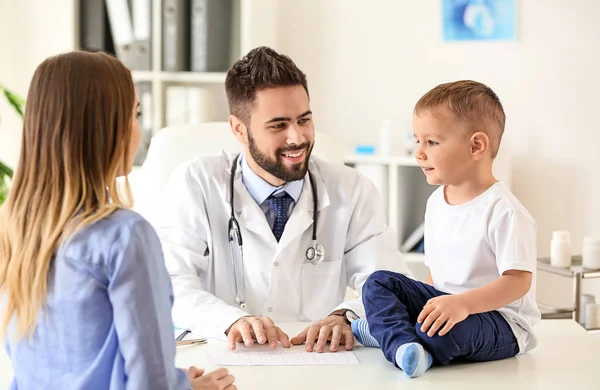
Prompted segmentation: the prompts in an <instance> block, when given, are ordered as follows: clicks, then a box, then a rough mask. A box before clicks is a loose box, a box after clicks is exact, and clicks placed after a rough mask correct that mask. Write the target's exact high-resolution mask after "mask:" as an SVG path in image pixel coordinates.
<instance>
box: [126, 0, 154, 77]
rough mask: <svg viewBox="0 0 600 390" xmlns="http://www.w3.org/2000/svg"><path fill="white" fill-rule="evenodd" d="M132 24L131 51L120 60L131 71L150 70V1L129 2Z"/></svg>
mask: <svg viewBox="0 0 600 390" xmlns="http://www.w3.org/2000/svg"><path fill="white" fill-rule="evenodd" d="M129 5H130V7H131V14H132V22H133V38H134V42H133V44H132V45H131V50H129V51H128V52H127V53H126V54H127V56H126V57H125V58H123V59H122V61H123V63H124V64H125V66H127V67H128V68H129V69H131V70H151V69H152V32H151V27H152V1H151V0H129Z"/></svg>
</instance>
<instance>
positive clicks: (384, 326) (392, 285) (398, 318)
mask: <svg viewBox="0 0 600 390" xmlns="http://www.w3.org/2000/svg"><path fill="white" fill-rule="evenodd" d="M440 295H444V293H442V292H440V291H437V290H436V289H434V288H433V287H432V286H430V285H428V284H425V283H421V282H418V281H416V280H413V279H410V278H408V277H406V276H404V275H402V274H397V273H394V272H390V271H376V272H374V273H373V274H372V275H371V276H370V277H369V279H367V281H366V282H365V284H364V286H363V291H362V298H363V303H364V306H365V311H366V314H367V320H368V324H369V331H370V333H371V335H372V336H373V337H374V338H375V339H376V340H377V341H378V343H379V345H380V346H381V349H382V350H383V354H384V355H385V357H386V359H387V360H389V361H390V362H392V363H394V364H395V365H396V366H398V367H400V366H401V364H402V362H399V361H397V360H398V359H397V353H398V351H399V348H400V347H401V346H403V345H405V344H409V343H420V341H419V338H418V337H417V334H416V332H415V327H414V325H415V323H416V322H417V318H418V316H419V314H420V313H421V310H422V309H423V306H425V304H426V303H427V301H428V300H429V299H431V298H434V297H436V296H440ZM421 350H422V348H421ZM409 352H410V351H409ZM400 368H402V367H400ZM403 370H404V368H403ZM405 372H406V370H405Z"/></svg>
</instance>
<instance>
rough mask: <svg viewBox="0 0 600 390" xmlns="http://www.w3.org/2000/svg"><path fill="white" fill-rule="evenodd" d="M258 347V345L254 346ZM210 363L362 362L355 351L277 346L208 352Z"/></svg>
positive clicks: (336, 363)
mask: <svg viewBox="0 0 600 390" xmlns="http://www.w3.org/2000/svg"><path fill="white" fill-rule="evenodd" d="M253 348H256V347H253ZM208 359H209V360H210V363H211V364H213V365H215V366H340V365H352V364H360V362H359V361H358V358H357V357H356V355H355V354H354V353H353V352H350V351H339V352H329V351H327V352H323V353H316V352H306V351H305V350H304V348H291V349H284V348H281V347H279V348H277V349H275V350H268V349H264V350H263V349H262V348H261V349H259V350H252V349H249V348H244V347H242V348H239V347H238V350H236V351H229V350H227V349H219V350H211V351H209V352H208Z"/></svg>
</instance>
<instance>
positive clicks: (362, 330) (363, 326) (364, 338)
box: [350, 318, 379, 348]
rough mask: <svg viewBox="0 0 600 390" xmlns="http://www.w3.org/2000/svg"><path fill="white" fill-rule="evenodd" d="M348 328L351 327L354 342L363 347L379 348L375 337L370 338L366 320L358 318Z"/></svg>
mask: <svg viewBox="0 0 600 390" xmlns="http://www.w3.org/2000/svg"><path fill="white" fill-rule="evenodd" d="M350 326H351V327H352V333H353V334H354V337H356V340H357V341H358V342H359V343H361V344H362V345H364V346H365V347H374V348H379V343H378V342H377V340H376V339H375V337H373V336H371V333H370V332H369V324H368V323H367V320H365V319H364V318H359V319H358V320H356V321H352V323H351V324H350Z"/></svg>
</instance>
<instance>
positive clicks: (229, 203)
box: [154, 47, 410, 352]
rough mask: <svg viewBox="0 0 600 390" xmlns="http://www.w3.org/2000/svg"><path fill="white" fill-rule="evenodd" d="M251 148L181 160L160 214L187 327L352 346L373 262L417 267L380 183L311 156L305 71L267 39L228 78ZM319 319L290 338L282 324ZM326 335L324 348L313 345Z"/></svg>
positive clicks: (234, 119) (256, 338) (273, 341)
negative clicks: (386, 208)
mask: <svg viewBox="0 0 600 390" xmlns="http://www.w3.org/2000/svg"><path fill="white" fill-rule="evenodd" d="M225 87H226V93H227V98H228V101H229V108H230V112H231V116H230V117H229V124H230V127H231V129H232V131H233V133H234V135H235V136H236V137H237V139H238V140H239V142H241V144H242V145H243V149H244V152H243V153H242V154H241V155H239V156H238V155H229V154H225V153H224V154H222V155H220V156H215V157H205V158H197V159H195V160H193V161H191V162H189V163H186V164H184V165H183V166H181V167H179V168H178V169H177V170H176V171H175V172H174V173H173V175H172V177H171V179H170V183H169V185H168V186H167V190H166V193H165V196H166V197H165V199H164V201H163V202H162V205H161V206H160V207H162V209H161V210H159V211H160V212H159V213H157V215H160V217H158V220H157V221H154V224H155V227H156V229H157V231H158V234H159V237H160V239H161V241H162V245H163V250H164V254H165V259H166V264H167V268H168V270H169V273H170V274H171V278H172V283H173V290H174V294H175V303H174V307H173V320H174V323H175V325H176V326H177V327H181V328H189V329H191V330H192V331H193V332H194V333H199V334H202V335H207V336H212V337H215V336H223V335H224V334H225V335H227V336H228V339H229V346H230V348H231V349H235V346H236V343H239V342H244V343H245V344H246V345H248V346H251V345H253V344H254V343H256V342H258V343H259V344H265V343H269V344H270V346H271V347H273V348H274V347H276V346H277V345H278V342H279V343H281V344H282V345H283V346H284V347H289V346H290V341H291V343H292V344H302V343H305V346H306V350H307V351H313V350H315V351H318V352H322V351H323V350H324V349H325V347H326V345H327V342H328V341H330V345H329V348H330V350H331V351H336V350H338V347H339V346H340V345H342V346H344V347H345V349H347V350H350V349H351V348H352V346H353V343H354V337H353V335H352V331H351V327H350V322H351V321H352V320H353V319H356V318H358V317H362V316H364V308H363V305H362V302H361V298H357V299H353V300H349V301H345V302H344V296H345V292H346V286H350V287H351V288H353V289H355V290H356V291H359V292H360V291H361V290H362V286H363V283H364V282H365V280H366V279H367V277H368V276H369V275H370V274H371V273H372V272H373V271H375V270H379V269H387V270H394V271H396V272H400V273H404V274H408V275H410V272H409V271H408V269H407V267H406V265H405V264H404V263H403V261H402V258H401V255H400V253H399V252H398V251H397V249H396V239H395V237H394V233H393V232H392V231H391V230H390V229H389V228H388V226H387V225H386V221H385V216H384V213H383V209H382V200H381V198H380V196H379V194H378V192H377V190H376V189H375V187H374V186H373V184H372V183H371V182H370V181H369V180H367V179H366V178H364V177H363V176H361V175H359V174H358V173H357V172H356V171H355V170H353V169H352V168H349V167H345V166H344V165H342V164H330V163H326V162H324V161H323V160H320V159H318V158H316V157H311V151H312V148H313V144H314V141H315V130H314V123H313V115H312V111H311V108H310V102H309V95H308V87H307V83H306V76H305V74H304V73H302V71H301V70H300V69H298V68H297V67H296V65H295V64H294V63H293V62H292V60H291V59H290V58H289V57H287V56H284V55H281V54H278V53H276V52H275V51H273V50H271V49H269V48H266V47H259V48H256V49H254V50H252V51H250V52H249V53H248V54H247V55H246V56H245V57H243V58H242V59H241V60H239V61H238V62H236V63H235V64H234V65H233V67H232V68H231V69H230V70H229V72H228V74H227V79H226V82H225ZM276 321H277V322H284V321H285V322H297V321H307V322H308V321H312V322H313V323H312V324H311V325H310V326H309V327H307V328H306V329H305V330H304V331H303V332H301V333H300V334H299V335H296V336H295V337H294V338H292V339H291V340H290V339H289V337H288V335H287V334H285V333H284V332H283V331H282V330H281V329H280V328H279V327H278V326H276V325H275V322H276ZM315 343H316V346H315Z"/></svg>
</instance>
